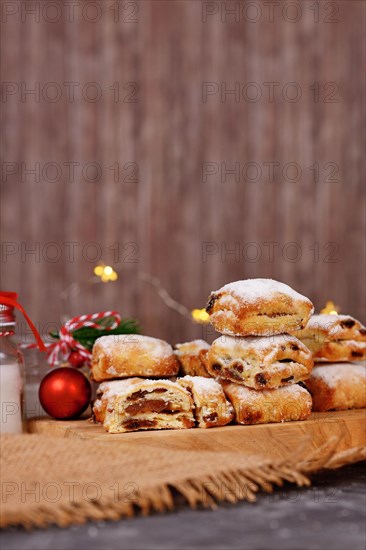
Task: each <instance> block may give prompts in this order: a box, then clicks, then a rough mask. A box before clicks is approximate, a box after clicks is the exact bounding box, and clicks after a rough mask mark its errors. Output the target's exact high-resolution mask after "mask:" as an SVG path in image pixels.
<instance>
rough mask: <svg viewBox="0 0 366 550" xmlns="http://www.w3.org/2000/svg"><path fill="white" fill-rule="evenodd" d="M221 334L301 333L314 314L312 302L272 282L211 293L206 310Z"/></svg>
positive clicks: (247, 282) (239, 283)
mask: <svg viewBox="0 0 366 550" xmlns="http://www.w3.org/2000/svg"><path fill="white" fill-rule="evenodd" d="M206 311H207V313H208V314H209V315H210V322H211V323H212V325H213V326H214V328H215V329H216V330H217V331H218V332H221V333H222V334H228V335H231V336H269V335H271V334H282V333H284V332H290V331H294V330H298V329H301V328H303V327H305V326H306V324H307V322H308V320H309V318H310V316H311V314H312V313H313V311H314V308H313V304H312V303H311V301H310V300H309V299H308V298H306V297H305V296H302V295H301V294H299V293H298V292H296V291H295V290H293V289H292V288H291V287H289V286H287V285H285V284H284V283H280V282H278V281H274V280H272V279H247V280H243V281H236V282H233V283H229V284H227V285H225V286H223V287H222V288H220V289H219V290H216V291H215V292H212V293H211V295H210V298H209V301H208V304H207V307H206Z"/></svg>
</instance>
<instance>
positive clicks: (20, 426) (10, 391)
mask: <svg viewBox="0 0 366 550" xmlns="http://www.w3.org/2000/svg"><path fill="white" fill-rule="evenodd" d="M16 300H17V294H16V293H15V292H1V293H0V406H1V410H0V412H1V416H0V433H12V434H16V433H22V432H23V431H24V429H25V416H24V415H25V408H24V385H25V369H24V361H23V356H22V354H21V352H20V351H19V349H18V348H17V346H16V344H15V343H14V342H13V341H12V336H13V335H14V332H15V325H16V321H15V313H14V307H13V306H12V305H9V302H11V301H14V302H16Z"/></svg>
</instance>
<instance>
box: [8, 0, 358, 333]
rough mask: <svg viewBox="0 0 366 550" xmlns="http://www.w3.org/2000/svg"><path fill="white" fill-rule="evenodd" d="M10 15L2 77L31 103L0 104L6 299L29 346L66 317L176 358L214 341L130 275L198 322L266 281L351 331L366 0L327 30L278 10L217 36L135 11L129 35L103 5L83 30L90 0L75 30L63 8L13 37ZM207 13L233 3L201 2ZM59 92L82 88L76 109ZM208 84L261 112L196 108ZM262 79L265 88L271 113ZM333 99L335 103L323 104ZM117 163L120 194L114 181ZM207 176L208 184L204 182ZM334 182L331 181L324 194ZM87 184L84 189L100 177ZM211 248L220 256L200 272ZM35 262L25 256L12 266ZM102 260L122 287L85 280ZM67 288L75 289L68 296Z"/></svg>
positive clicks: (213, 103) (16, 25)
mask: <svg viewBox="0 0 366 550" xmlns="http://www.w3.org/2000/svg"><path fill="white" fill-rule="evenodd" d="M12 4H13V5H17V6H18V7H19V10H20V11H19V13H18V15H13V16H10V15H9V16H8V17H7V20H6V22H4V23H2V44H1V58H2V70H1V72H2V80H3V81H4V82H7V83H11V84H12V85H13V86H15V88H16V89H19V90H21V87H22V85H23V86H26V87H27V88H29V89H31V88H34V87H35V86H37V84H36V83H39V86H40V90H41V93H40V97H39V101H35V98H34V96H32V95H29V94H28V95H26V96H25V98H24V99H23V100H22V97H21V93H20V91H19V92H15V93H14V94H13V95H6V94H5V97H3V102H2V109H1V110H2V118H1V132H2V137H3V139H2V145H1V153H2V160H3V163H15V165H14V166H15V167H16V172H15V173H14V175H9V174H7V173H5V176H4V172H3V178H2V230H1V237H2V241H3V242H4V243H7V244H6V246H8V247H9V248H5V249H3V257H2V271H3V276H2V286H3V288H4V289H6V290H16V291H18V292H19V293H20V299H21V301H22V303H23V304H24V306H25V307H26V309H27V310H28V311H29V313H30V314H31V316H32V317H33V318H34V319H35V321H36V322H37V323H38V324H39V326H40V328H41V330H42V331H44V332H45V331H47V328H48V323H59V321H60V318H61V316H62V315H63V314H70V315H76V314H80V313H84V312H85V313H87V312H92V311H97V310H103V309H108V308H113V309H118V310H120V311H121V313H122V314H123V315H130V316H135V317H137V318H138V319H139V320H140V322H141V324H142V326H143V329H144V332H145V333H147V334H151V335H153V336H157V337H162V338H165V339H167V340H169V341H171V342H176V341H183V340H185V339H188V338H192V337H200V336H206V335H207V332H208V333H210V330H209V329H207V328H206V327H200V326H197V325H193V324H191V323H190V322H189V321H187V320H186V319H185V318H184V317H181V316H180V315H179V314H178V313H176V312H174V311H171V310H169V309H168V308H167V307H166V306H165V305H164V304H163V302H162V301H161V300H160V298H159V297H158V296H157V294H156V292H155V290H154V288H153V287H152V286H151V285H149V284H148V283H146V282H143V281H141V280H140V279H139V272H145V273H149V274H151V275H154V276H156V277H158V278H159V279H160V280H161V282H162V284H163V285H164V287H166V288H167V290H168V291H169V292H170V294H171V295H172V296H173V297H174V298H175V299H176V300H178V301H179V302H181V303H183V304H185V305H186V306H187V307H188V308H189V309H191V308H194V307H203V306H204V305H205V302H206V298H207V296H208V294H209V292H210V291H211V290H212V289H216V288H218V287H220V286H221V285H222V284H223V283H225V282H228V281H230V280H235V279H238V278H246V277H273V278H276V279H279V280H282V281H284V282H286V283H288V284H290V285H292V286H293V287H295V288H296V289H297V290H299V291H300V292H302V293H304V294H305V295H307V296H309V297H310V298H311V299H312V300H313V301H314V302H315V305H316V307H317V308H318V309H319V308H320V307H322V306H323V305H324V303H325V301H326V300H328V299H330V298H331V299H333V300H334V301H335V302H336V303H338V304H340V306H341V309H342V311H343V312H344V313H350V314H353V315H354V316H356V317H359V318H361V319H362V316H363V313H364V312H363V303H364V298H365V285H364V281H365V270H364V266H365V255H364V247H363V239H364V231H365V216H364V210H363V206H362V198H363V197H364V176H365V164H364V159H363V150H364V144H365V140H364V137H365V136H364V130H363V128H364V117H365V106H364V103H363V95H364V92H365V82H364V78H363V77H362V76H361V75H362V67H363V66H364V62H365V53H364V48H363V47H362V44H363V43H364V38H365V31H364V26H363V21H364V13H365V3H364V2H357V1H353V0H350V1H347V2H343V1H339V2H334V3H332V4H334V5H335V6H336V7H337V8H338V13H337V14H336V15H335V16H334V18H335V19H337V20H338V22H333V23H326V22H325V18H326V17H331V14H330V13H328V12H326V11H325V8H324V5H325V4H324V3H322V2H320V3H319V6H320V8H319V9H320V13H319V22H315V21H314V12H313V11H312V10H311V9H310V8H309V6H310V4H311V3H310V2H305V3H297V4H301V6H302V10H301V17H300V19H299V21H298V22H296V23H291V22H289V21H286V20H285V18H284V16H283V14H282V11H281V10H282V9H283V4H284V3H282V2H281V6H280V8H279V11H278V12H275V16H274V21H273V22H272V21H270V20H269V17H268V15H266V12H265V11H263V15H262V17H261V18H260V20H259V21H258V22H256V23H254V22H249V21H246V20H244V19H243V17H241V18H240V20H239V21H238V22H236V21H235V19H234V17H232V16H228V17H227V21H225V20H222V17H224V16H223V15H222V13H221V12H220V11H219V12H218V13H217V14H214V15H212V16H209V17H208V18H207V22H204V21H203V15H202V14H203V10H205V9H206V8H205V5H206V3H204V2H197V1H193V0H184V1H183V0H182V1H180V0H179V1H174V2H169V1H160V0H157V1H141V2H132V3H130V4H131V5H132V9H134V6H136V7H137V8H138V14H137V19H138V21H137V22H136V23H131V22H130V23H128V22H125V21H124V20H123V18H125V17H126V14H127V13H130V11H131V8H128V10H127V11H126V10H122V11H121V13H120V20H119V21H118V22H115V21H114V19H113V14H114V12H113V11H112V9H111V7H112V5H114V4H116V3H113V2H109V1H108V0H106V1H104V2H99V5H100V7H101V10H102V16H101V17H100V19H99V20H98V21H97V22H96V23H91V22H90V21H88V20H87V19H86V17H85V16H84V17H83V14H82V11H81V9H82V7H85V5H86V4H87V2H80V7H79V8H77V9H76V10H75V17H74V20H73V21H71V22H70V21H69V17H68V16H67V12H66V10H65V6H64V4H63V3H62V2H61V3H60V5H62V6H63V9H62V16H61V17H60V18H59V19H58V20H57V21H55V22H52V23H51V22H49V21H48V20H47V19H46V18H45V17H42V16H41V17H40V20H39V22H35V21H34V17H32V16H27V17H25V21H24V22H22V20H21V16H20V13H21V9H22V4H24V2H12ZM27 4H28V5H29V4H32V2H27ZM39 4H40V5H41V7H42V8H43V7H44V6H45V5H47V2H40V3H39ZM94 4H97V3H96V2H94ZM120 4H121V3H120ZM257 4H259V3H257ZM285 4H286V3H285ZM221 5H224V7H225V6H226V7H229V6H230V3H228V2H223V3H221V2H216V3H215V2H214V6H216V7H217V6H219V7H220V6H221ZM243 6H244V4H243V3H241V8H243ZM262 7H263V6H262ZM49 9H50V10H51V9H52V8H49ZM215 9H216V8H215ZM220 9H221V8H220ZM243 9H244V8H243ZM88 13H89V12H88ZM241 13H243V12H241ZM281 14H282V15H281ZM289 15H290V17H293V14H292V13H290V12H289ZM92 16H93V13H92V11H90V13H89V17H92ZM49 17H53V15H52V11H50V12H49ZM129 17H130V16H129ZM251 17H253V15H251ZM70 82H74V83H77V84H75V88H74V90H75V100H74V101H71V100H70V98H69V95H68V93H67V90H68V88H67V86H66V85H65V83H70ZM90 82H92V83H96V84H97V85H98V86H99V88H100V89H101V90H102V97H101V98H100V100H98V101H91V100H90V99H88V97H93V96H94V94H95V88H93V87H89V88H88V87H87V88H86V91H85V85H87V83H90ZM116 82H118V83H119V88H120V96H119V98H117V101H115V99H116V97H115V89H116V88H115V83H116ZM207 82H212V83H216V85H217V86H218V88H220V86H221V85H223V86H226V87H227V89H232V88H233V87H234V86H235V83H239V85H240V89H241V91H242V90H243V87H245V85H246V84H248V83H255V87H256V88H255V89H260V91H261V93H262V98H261V99H259V100H258V101H256V102H251V101H249V100H248V99H243V97H242V96H241V97H240V98H239V101H235V97H234V96H233V95H227V96H226V98H225V97H224V100H223V101H221V100H220V93H216V94H215V95H212V96H208V97H207V101H206V102H203V101H202V89H203V85H204V83H207ZM268 82H272V83H275V85H274V99H273V101H270V100H269V99H268ZM291 82H292V83H293V82H295V83H296V85H297V87H298V88H299V89H301V94H302V95H301V99H300V100H299V101H297V102H291V101H289V100H288V99H286V97H285V98H284V96H283V94H282V92H283V91H284V89H285V90H287V89H288V94H289V95H290V96H291V93H293V92H294V88H291V87H290V88H286V86H287V85H288V83H291ZM48 83H55V84H56V85H57V86H58V87H59V88H60V89H61V90H62V96H61V98H60V99H59V100H58V101H55V102H53V101H50V100H48V99H47V98H48V97H52V95H53V94H54V93H55V92H54V88H53V89H51V88H47V85H48ZM222 83H223V84H222ZM265 83H267V85H266V84H265ZM314 83H318V84H316V86H319V100H318V101H317V100H316V99H315V96H314V93H316V92H314V88H313V90H310V86H313V85H314ZM124 86H125V89H124ZM325 86H328V87H327V88H325ZM329 86H330V87H329ZM111 87H113V89H111ZM135 89H136V90H138V91H137V93H136V94H133V91H134V90H135ZM333 89H335V90H336V92H335V96H334V97H335V98H336V99H337V100H338V101H337V102H329V97H328V96H329V94H330V93H332V90H333ZM42 90H43V91H44V93H45V95H46V99H45V98H44V97H43V95H42ZM82 90H84V92H85V93H89V96H86V97H85V96H83V94H82ZM247 92H248V94H249V95H250V94H253V93H254V87H252V88H248V89H247ZM131 93H132V96H131ZM131 97H132V98H133V97H136V99H137V102H129V100H130V99H131ZM36 162H39V163H40V167H41V174H40V178H39V180H40V181H39V182H35V181H34V176H32V175H29V174H24V170H23V180H25V181H22V170H21V163H25V167H26V168H27V169H32V168H34V165H35V163H36ZM72 162H75V163H79V164H78V165H76V166H75V178H74V181H72V178H71V177H70V176H69V168H68V167H69V166H70V165H69V164H68V165H67V164H66V165H65V163H72ZM272 162H276V163H279V166H277V168H276V171H275V176H274V178H273V181H269V177H268V170H269V168H268V164H265V163H272ZM47 163H56V164H57V166H58V167H59V168H60V169H61V172H62V173H61V175H60V177H59V179H58V180H57V181H51V180H52V178H53V177H54V172H53V171H52V167H51V168H50V169H49V177H47V173H46V177H45V174H43V173H42V168H44V167H45V166H46V165H47ZM88 163H98V166H99V167H100V170H101V177H100V180H99V181H95V182H93V181H86V180H85V178H84V177H83V173H82V169H83V168H84V169H85V168H86V167H87V166H88ZM116 163H118V164H119V169H120V174H119V181H118V182H115V181H114V177H115V172H114V170H113V169H111V168H110V167H113V166H116ZM128 163H135V165H131V164H128ZM204 163H214V164H211V166H214V167H215V166H216V167H217V168H218V170H219V172H218V173H217V174H215V175H214V176H208V177H207V181H203V171H204V166H205V164H204ZM222 163H226V166H227V168H228V169H232V168H233V167H234V166H235V163H239V165H240V169H241V170H244V171H245V169H246V168H248V167H249V168H248V170H249V172H248V174H249V177H246V176H244V177H243V176H242V175H241V176H240V178H239V181H238V182H236V181H235V177H234V176H233V175H227V176H226V178H225V176H223V179H224V181H223V182H222V181H221V175H222V174H221V173H220V170H221V164H222ZM248 163H255V165H253V164H252V165H250V164H248ZM288 163H297V165H298V166H300V168H301V177H300V179H299V181H297V182H292V181H288V179H289V178H287V180H286V177H284V175H283V169H284V167H286V165H287V164H288ZM316 163H318V164H317V165H316ZM327 163H334V164H327ZM314 165H316V166H319V180H320V181H318V182H315V181H314V169H311V167H312V166H314ZM3 166H4V165H3ZM250 167H252V168H250ZM258 167H259V169H260V170H262V176H261V177H260V178H259V179H258V181H253V172H251V171H250V170H251V169H252V170H254V169H256V170H257V169H258ZM136 168H137V169H138V173H136V174H134V172H135V171H136V170H135V169H136ZM5 169H6V170H7V169H8V165H6V167H5ZM333 169H337V170H339V171H338V172H337V174H335V175H334V177H333V179H335V180H336V181H327V178H328V180H329V179H330V175H331V172H332V170H333ZM87 174H88V178H89V179H92V178H93V177H94V176H93V174H95V167H94V172H93V167H91V168H90V171H88V172H87ZM131 174H132V176H134V175H135V176H136V177H131ZM248 174H247V175H248ZM288 174H289V176H290V179H291V178H293V177H294V176H293V172H291V169H290V171H289V172H288ZM129 175H130V176H129ZM135 180H136V181H135ZM9 243H10V244H9ZM50 243H54V245H52V244H50ZM67 243H69V244H67ZM70 243H73V245H70ZM92 243H96V244H92ZM116 243H118V246H119V253H118V254H116ZM206 243H211V245H210V246H211V248H210V250H211V251H213V252H214V253H212V254H210V255H208V256H207V257H205V253H204V250H205V246H206ZM269 243H272V244H269ZM291 243H295V245H294V244H291ZM70 246H72V247H73V248H74V255H73V256H72V255H71V254H70ZM37 247H38V248H37ZM235 247H236V254H232V253H231V254H230V253H228V252H230V251H232V250H235ZM271 247H273V256H271V255H270V248H271ZM34 249H37V250H38V252H37V253H36V255H35V254H26V253H25V251H26V250H34ZM22 251H23V253H22ZM100 251H101V253H99V252H100ZM10 252H11V253H10ZM55 256H56V258H55ZM57 256H59V257H57ZM296 256H298V259H297V261H294V258H295V259H296ZM98 259H102V260H103V261H105V262H106V263H111V264H113V265H114V266H115V267H116V268H117V269H118V270H119V271H120V278H119V281H117V282H116V283H113V284H108V285H103V284H92V283H90V278H91V276H92V270H93V267H94V265H95V263H96V261H97V260H98ZM73 283H77V284H78V285H79V291H77V292H76V293H72V292H71V291H69V292H68V293H66V294H65V292H64V291H65V289H66V288H69V287H70V285H72V284H73ZM72 288H73V287H72ZM208 337H210V334H208Z"/></svg>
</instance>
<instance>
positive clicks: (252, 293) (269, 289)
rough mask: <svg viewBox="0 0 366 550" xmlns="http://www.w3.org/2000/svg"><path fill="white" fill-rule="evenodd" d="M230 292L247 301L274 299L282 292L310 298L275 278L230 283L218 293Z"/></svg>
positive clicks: (293, 296)
mask: <svg viewBox="0 0 366 550" xmlns="http://www.w3.org/2000/svg"><path fill="white" fill-rule="evenodd" d="M225 291H226V292H229V293H232V294H233V295H236V296H238V297H240V298H241V299H242V300H244V301H245V302H249V303H255V302H256V301H258V300H263V299H266V298H268V299H273V298H274V297H275V295H277V294H282V295H285V296H287V297H290V298H291V299H293V300H305V301H307V302H309V303H311V302H310V300H309V299H308V298H306V297H305V296H303V295H302V294H299V293H298V292H296V290H294V289H293V288H291V287H290V286H288V285H286V284H284V283H280V282H279V281H275V280H274V279H246V280H242V281H235V282H232V283H228V284H227V285H225V286H223V287H222V288H220V290H218V291H217V293H221V292H225Z"/></svg>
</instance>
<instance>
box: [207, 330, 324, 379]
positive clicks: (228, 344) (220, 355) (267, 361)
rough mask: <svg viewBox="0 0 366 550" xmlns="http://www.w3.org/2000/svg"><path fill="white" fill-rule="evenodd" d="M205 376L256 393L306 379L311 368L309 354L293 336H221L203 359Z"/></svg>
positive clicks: (311, 362)
mask: <svg viewBox="0 0 366 550" xmlns="http://www.w3.org/2000/svg"><path fill="white" fill-rule="evenodd" d="M206 367H207V370H208V372H209V373H210V374H211V375H212V376H213V377H217V378H219V379H224V380H230V381H232V382H235V383H236V384H243V385H245V386H248V387H250V388H253V389H255V390H264V389H270V388H279V387H281V386H287V385H289V384H294V383H296V382H300V381H302V380H305V379H306V378H308V376H309V374H310V372H311V369H312V368H313V358H312V355H311V352H310V350H308V348H307V347H306V346H304V344H303V343H302V342H300V340H298V339H297V338H296V337H295V336H291V335H289V334H281V335H275V336H263V337H261V338H255V337H233V336H221V337H220V338H217V339H216V340H214V342H213V343H212V346H211V348H210V349H209V351H208V353H207V357H206Z"/></svg>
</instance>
